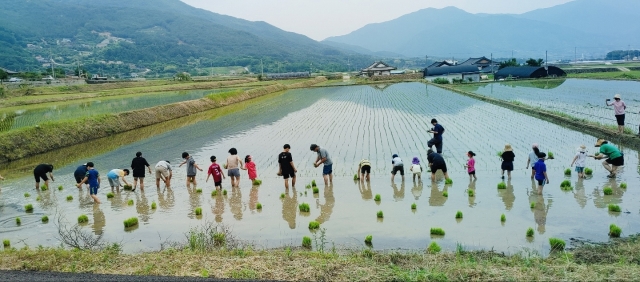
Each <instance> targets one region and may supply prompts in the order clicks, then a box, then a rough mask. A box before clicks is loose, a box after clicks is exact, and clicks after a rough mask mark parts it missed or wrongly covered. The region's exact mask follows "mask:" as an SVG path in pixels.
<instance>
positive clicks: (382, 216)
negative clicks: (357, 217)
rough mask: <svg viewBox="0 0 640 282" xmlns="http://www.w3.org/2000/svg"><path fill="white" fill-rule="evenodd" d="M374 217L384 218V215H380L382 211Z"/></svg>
mask: <svg viewBox="0 0 640 282" xmlns="http://www.w3.org/2000/svg"><path fill="white" fill-rule="evenodd" d="M376 216H377V217H378V218H384V213H382V211H378V213H377V214H376Z"/></svg>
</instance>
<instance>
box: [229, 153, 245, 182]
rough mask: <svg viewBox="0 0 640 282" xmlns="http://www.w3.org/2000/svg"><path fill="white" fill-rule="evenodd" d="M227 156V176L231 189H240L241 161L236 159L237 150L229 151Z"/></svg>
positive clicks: (238, 158)
mask: <svg viewBox="0 0 640 282" xmlns="http://www.w3.org/2000/svg"><path fill="white" fill-rule="evenodd" d="M229 154H230V155H229V156H228V157H227V165H226V169H227V175H228V176H229V178H231V188H233V187H240V168H241V167H242V160H241V159H240V157H238V150H236V148H231V149H229Z"/></svg>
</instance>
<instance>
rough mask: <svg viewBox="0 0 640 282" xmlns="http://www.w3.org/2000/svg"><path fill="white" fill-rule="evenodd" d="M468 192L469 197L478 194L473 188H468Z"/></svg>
mask: <svg viewBox="0 0 640 282" xmlns="http://www.w3.org/2000/svg"><path fill="white" fill-rule="evenodd" d="M467 194H469V197H473V196H474V195H475V194H476V192H474V191H473V189H469V190H467Z"/></svg>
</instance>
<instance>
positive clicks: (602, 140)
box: [595, 138, 607, 147]
mask: <svg viewBox="0 0 640 282" xmlns="http://www.w3.org/2000/svg"><path fill="white" fill-rule="evenodd" d="M604 142H607V140H604V139H602V138H600V139H598V141H596V145H595V146H596V147H600V145H602V143H604Z"/></svg>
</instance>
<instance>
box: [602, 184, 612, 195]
mask: <svg viewBox="0 0 640 282" xmlns="http://www.w3.org/2000/svg"><path fill="white" fill-rule="evenodd" d="M602 193H604V194H605V195H613V189H611V187H609V186H606V187H604V189H602Z"/></svg>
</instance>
